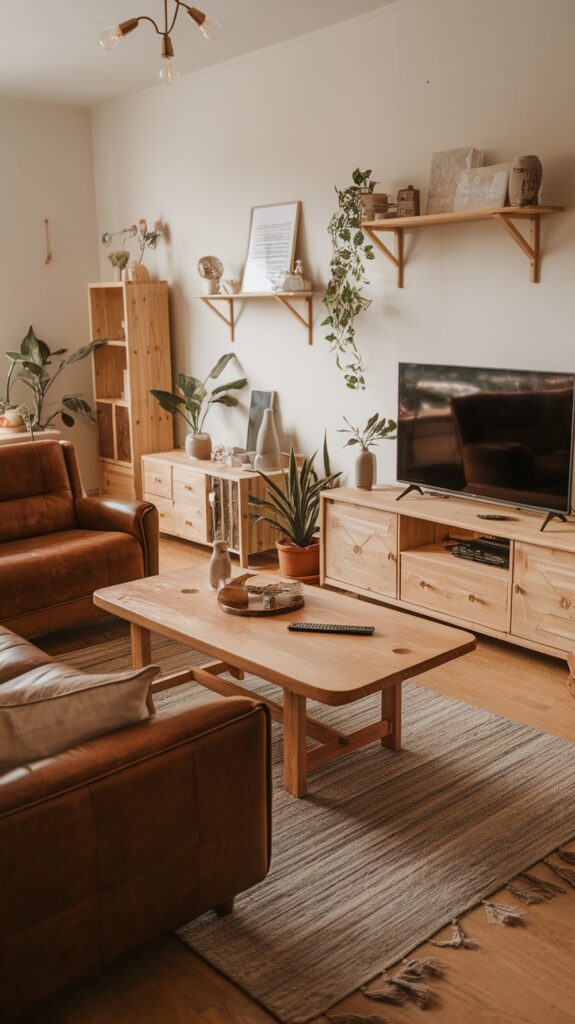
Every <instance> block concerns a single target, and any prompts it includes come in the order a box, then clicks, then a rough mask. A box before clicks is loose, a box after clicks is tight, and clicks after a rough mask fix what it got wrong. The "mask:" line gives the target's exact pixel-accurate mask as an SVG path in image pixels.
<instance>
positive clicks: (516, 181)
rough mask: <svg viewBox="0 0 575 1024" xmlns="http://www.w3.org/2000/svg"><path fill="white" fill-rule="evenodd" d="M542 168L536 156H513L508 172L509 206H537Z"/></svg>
mask: <svg viewBox="0 0 575 1024" xmlns="http://www.w3.org/2000/svg"><path fill="white" fill-rule="evenodd" d="M542 177H543V168H542V166H541V161H540V159H539V157H538V156H515V157H513V160H512V161H511V170H510V172H509V205H510V206H537V204H538V201H539V189H540V188H541V178H542Z"/></svg>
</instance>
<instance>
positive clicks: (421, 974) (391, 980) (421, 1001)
mask: <svg viewBox="0 0 575 1024" xmlns="http://www.w3.org/2000/svg"><path fill="white" fill-rule="evenodd" d="M444 971H445V964H444V963H442V962H441V960H437V959H436V958H435V957H425V958H423V959H421V960H404V961H403V967H402V968H401V970H400V971H398V973H397V974H394V975H393V977H392V976H391V975H389V974H388V973H387V971H384V972H383V975H382V979H381V982H380V984H379V986H378V987H377V988H372V989H367V988H362V990H361V991H362V992H363V994H364V996H367V998H368V999H375V1000H376V1001H377V1002H380V1003H393V1004H395V1005H396V1006H405V1004H406V1003H408V1002H411V1003H415V1004H416V1005H417V1006H420V1007H421V1008H423V1007H425V1006H428V1005H429V1003H430V1002H431V1001H432V999H433V997H434V993H433V990H432V988H431V986H430V985H429V984H428V982H427V981H426V980H425V979H426V978H429V977H434V978H439V977H441V975H442V974H443V973H444Z"/></svg>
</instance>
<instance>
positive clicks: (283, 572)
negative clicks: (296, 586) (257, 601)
mask: <svg viewBox="0 0 575 1024" xmlns="http://www.w3.org/2000/svg"><path fill="white" fill-rule="evenodd" d="M276 548H277V551H278V556H279V560H280V576H287V577H288V578H290V579H294V580H304V579H307V578H308V577H309V576H319V541H318V542H317V543H316V544H310V545H309V546H308V547H307V548H298V547H297V546H296V545H295V544H290V542H289V540H287V539H282V540H276Z"/></svg>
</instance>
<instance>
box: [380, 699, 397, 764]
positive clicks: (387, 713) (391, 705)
mask: <svg viewBox="0 0 575 1024" xmlns="http://www.w3.org/2000/svg"><path fill="white" fill-rule="evenodd" d="M381 717H382V719H386V720H387V721H388V722H391V726H392V731H391V733H390V734H389V736H384V737H383V739H382V741H381V745H382V747H388V748H389V750H395V751H398V750H401V683H397V684H396V685H395V686H388V687H387V688H386V689H385V690H382V691H381Z"/></svg>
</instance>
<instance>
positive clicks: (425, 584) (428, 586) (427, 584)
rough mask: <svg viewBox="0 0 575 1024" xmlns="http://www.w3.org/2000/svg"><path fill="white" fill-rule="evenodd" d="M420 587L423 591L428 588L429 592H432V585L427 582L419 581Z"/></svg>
mask: <svg viewBox="0 0 575 1024" xmlns="http://www.w3.org/2000/svg"><path fill="white" fill-rule="evenodd" d="M419 586H420V587H421V589H422V590H425V588H426V587H427V589H428V590H431V586H430V584H429V583H426V582H425V580H420V581H419Z"/></svg>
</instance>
